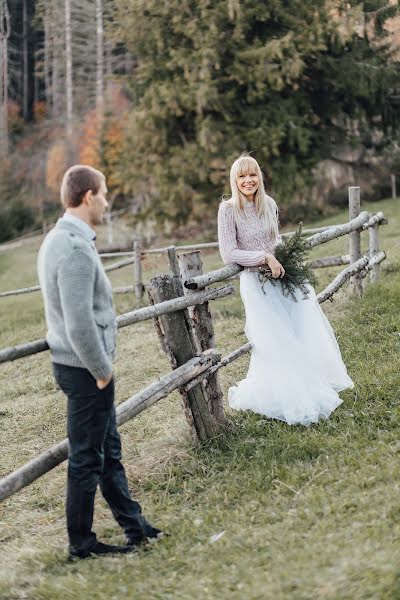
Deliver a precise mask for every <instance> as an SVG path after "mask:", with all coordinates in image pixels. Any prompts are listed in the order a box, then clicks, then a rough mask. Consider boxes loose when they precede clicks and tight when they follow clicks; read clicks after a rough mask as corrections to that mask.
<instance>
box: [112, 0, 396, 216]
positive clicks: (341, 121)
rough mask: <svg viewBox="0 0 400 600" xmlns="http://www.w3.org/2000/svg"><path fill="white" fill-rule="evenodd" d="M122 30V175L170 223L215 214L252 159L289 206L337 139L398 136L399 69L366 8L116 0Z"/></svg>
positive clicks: (300, 2) (305, 2)
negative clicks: (126, 96) (129, 66)
mask: <svg viewBox="0 0 400 600" xmlns="http://www.w3.org/2000/svg"><path fill="white" fill-rule="evenodd" d="M367 4H368V3H366V5H365V10H368V6H367ZM373 4H374V8H375V9H376V8H377V7H378V8H379V7H383V6H384V4H385V3H384V2H379V1H376V2H374V3H373ZM396 10H397V7H391V8H390V7H389V8H388V10H385V11H383V10H382V11H381V13H380V17H379V18H380V19H381V20H382V19H383V18H384V17H385V18H386V17H387V16H388V15H391V14H393V12H394V11H396ZM360 14H361V17H362V23H361V25H362V26H360V22H359V21H360ZM114 22H115V28H116V31H117V32H118V36H119V39H120V40H122V41H123V42H124V43H125V44H126V46H127V48H128V49H129V50H130V51H131V53H132V54H133V56H134V57H135V62H136V67H135V69H134V72H133V74H132V76H131V78H130V85H131V90H132V96H133V98H134V108H133V110H132V112H131V117H130V120H129V125H128V137H127V143H126V147H125V149H124V152H123V158H124V160H123V162H122V163H121V171H123V172H124V173H125V176H126V178H127V186H128V187H129V186H130V189H131V190H132V192H133V193H135V192H136V193H138V192H140V191H143V190H147V192H148V191H150V193H151V195H152V197H153V206H154V212H155V213H156V214H158V216H159V217H160V218H173V219H175V220H176V221H178V222H184V221H185V219H187V218H188V216H189V214H191V213H193V211H198V212H199V213H201V211H203V214H204V211H205V210H208V211H209V207H210V202H211V203H212V206H213V208H212V211H213V212H215V206H216V204H217V202H218V199H219V197H220V196H221V193H222V192H223V191H228V190H227V185H226V184H227V168H228V166H229V164H230V162H231V161H232V160H233V159H234V158H235V157H237V155H238V154H240V153H241V152H242V151H244V150H247V151H248V150H250V151H253V152H254V153H255V155H256V156H257V158H258V159H259V161H260V162H261V164H263V165H264V168H265V170H266V171H267V172H268V174H269V175H270V177H271V180H272V189H273V193H274V195H276V196H277V198H278V200H279V203H280V204H282V203H290V202H291V201H292V198H293V196H295V195H296V196H297V197H299V196H301V195H303V197H306V194H307V187H308V185H309V183H310V180H311V173H312V168H313V166H314V165H315V164H316V163H317V162H318V161H319V160H320V159H321V158H324V157H329V156H332V153H333V152H334V149H335V146H336V145H337V141H338V139H342V140H343V138H345V137H349V138H352V140H353V141H354V142H357V143H360V144H368V143H371V140H373V139H377V138H378V136H377V135H376V132H377V131H380V132H384V131H386V130H387V128H392V129H393V128H394V127H396V126H397V114H396V112H395V111H394V110H393V105H392V102H391V98H390V94H389V92H388V90H390V89H391V88H392V87H393V86H394V85H395V76H396V70H397V64H396V63H391V62H389V61H388V51H387V48H386V46H385V44H381V45H379V44H377V43H375V41H374V40H373V39H372V38H371V36H370V35H369V34H368V32H367V31H366V30H365V28H364V25H363V23H367V22H368V23H367V24H368V27H370V26H371V27H372V29H373V30H374V31H375V32H376V31H377V30H378V26H377V25H378V24H377V23H374V24H372V25H371V23H370V22H371V18H370V17H369V16H368V15H365V14H364V12H363V10H362V6H361V8H360V6H358V5H355V6H354V7H352V6H351V3H346V4H343V3H341V2H337V1H333V0H331V1H329V2H326V1H325V0H285V1H283V0H271V1H270V2H268V3H257V2H254V1H253V0H241V1H240V2H238V1H236V0H230V1H229V2H227V1H226V0H214V1H213V2H211V1H210V0H197V1H194V0H170V1H169V2H168V3H160V2H158V1H157V0H147V1H146V2H145V3H144V2H142V1H141V0H116V12H115V15H114ZM376 35H378V34H377V33H376ZM366 132H368V133H366ZM199 200H200V201H201V202H202V203H201V202H200V203H199ZM201 206H205V207H206V208H203V209H202V208H201Z"/></svg>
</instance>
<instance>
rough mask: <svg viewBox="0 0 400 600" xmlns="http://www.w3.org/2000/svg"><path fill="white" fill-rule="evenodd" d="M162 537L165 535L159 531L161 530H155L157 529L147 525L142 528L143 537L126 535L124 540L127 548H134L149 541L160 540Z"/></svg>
mask: <svg viewBox="0 0 400 600" xmlns="http://www.w3.org/2000/svg"><path fill="white" fill-rule="evenodd" d="M164 535H166V534H165V533H164V532H163V531H161V529H157V527H153V526H152V525H150V523H148V524H146V527H145V528H144V535H141V536H140V537H139V536H137V535H136V536H135V535H127V536H126V538H125V539H126V544H127V546H130V547H134V546H141V545H143V544H146V543H147V542H149V541H151V540H157V539H161V538H162V537H164Z"/></svg>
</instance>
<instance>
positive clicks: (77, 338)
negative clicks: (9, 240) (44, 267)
mask: <svg viewBox="0 0 400 600" xmlns="http://www.w3.org/2000/svg"><path fill="white" fill-rule="evenodd" d="M95 274H96V264H95V261H94V260H93V257H91V256H88V254H87V253H86V252H85V251H83V250H80V249H79V250H78V249H75V250H74V256H73V258H72V259H71V256H68V257H66V258H65V259H64V260H63V262H62V264H61V265H60V267H59V270H58V289H59V293H60V302H61V308H62V312H63V316H64V323H65V329H66V334H67V336H68V339H69V342H70V344H71V346H72V348H73V350H74V352H75V353H76V355H77V356H78V357H79V359H80V360H81V362H82V363H83V364H84V365H85V367H86V368H87V370H88V371H90V373H91V374H92V375H93V377H94V378H95V379H105V378H106V377H108V376H109V375H110V373H111V372H112V364H111V361H110V359H109V357H108V356H107V354H106V352H105V350H104V347H103V344H102V342H101V339H100V332H99V328H98V327H97V325H96V322H95V320H94V313H93V292H94V282H95Z"/></svg>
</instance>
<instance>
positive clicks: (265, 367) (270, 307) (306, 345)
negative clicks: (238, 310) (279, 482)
mask: <svg viewBox="0 0 400 600" xmlns="http://www.w3.org/2000/svg"><path fill="white" fill-rule="evenodd" d="M264 290H265V294H264V292H263V291H262V289H261V285H260V283H259V281H258V275H257V273H254V272H250V271H243V272H242V273H241V276H240V294H241V297H242V300H243V303H244V306H245V311H246V328H245V333H246V336H247V338H248V340H249V342H251V344H252V346H253V349H252V353H251V358H250V366H249V370H248V373H247V376H246V378H245V379H243V380H242V381H240V382H239V383H238V384H237V385H235V386H234V387H231V388H230V389H229V394H228V398H229V405H230V406H231V407H232V408H235V409H247V410H252V411H254V412H256V413H260V414H263V415H266V416H267V417H271V418H273V419H280V420H282V421H286V423H289V424H290V425H294V424H296V423H300V424H302V425H309V424H310V423H316V422H317V421H318V420H319V419H321V418H325V419H326V418H327V417H329V415H330V414H331V412H332V411H333V410H335V408H336V407H337V406H339V404H341V403H342V400H341V399H340V398H339V396H338V392H339V391H341V390H344V389H345V388H352V387H354V386H353V382H352V380H351V379H350V377H349V376H348V374H347V371H346V367H345V365H344V363H343V361H342V357H341V354H340V350H339V346H338V344H337V341H336V339H335V336H334V333H333V331H332V327H331V326H330V324H329V321H328V319H327V318H326V317H325V315H324V313H323V312H322V310H321V307H320V306H319V304H318V301H317V299H316V295H315V292H314V289H313V288H312V287H311V286H310V287H309V290H310V294H309V296H308V298H307V299H306V300H304V299H303V295H302V293H301V291H300V290H298V291H297V302H295V301H294V300H293V299H292V298H290V297H287V296H284V295H283V293H282V287H281V284H280V282H278V283H277V284H276V285H273V284H272V283H271V282H267V283H266V284H265V285H264Z"/></svg>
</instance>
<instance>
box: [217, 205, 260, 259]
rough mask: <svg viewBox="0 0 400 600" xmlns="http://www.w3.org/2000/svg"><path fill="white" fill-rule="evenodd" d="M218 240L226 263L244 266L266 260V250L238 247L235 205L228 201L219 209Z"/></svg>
mask: <svg viewBox="0 0 400 600" xmlns="http://www.w3.org/2000/svg"><path fill="white" fill-rule="evenodd" d="M218 242H219V251H220V254H221V257H222V260H223V261H224V263H225V264H226V265H230V264H233V263H236V264H238V265H242V267H257V266H259V265H263V264H265V262H266V255H267V253H266V252H265V251H264V250H240V249H239V248H238V247H237V239H236V225H235V217H234V214H233V207H232V206H230V205H229V204H228V203H227V202H226V201H225V202H222V203H221V204H220V207H219V211H218ZM269 256H270V255H269Z"/></svg>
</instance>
